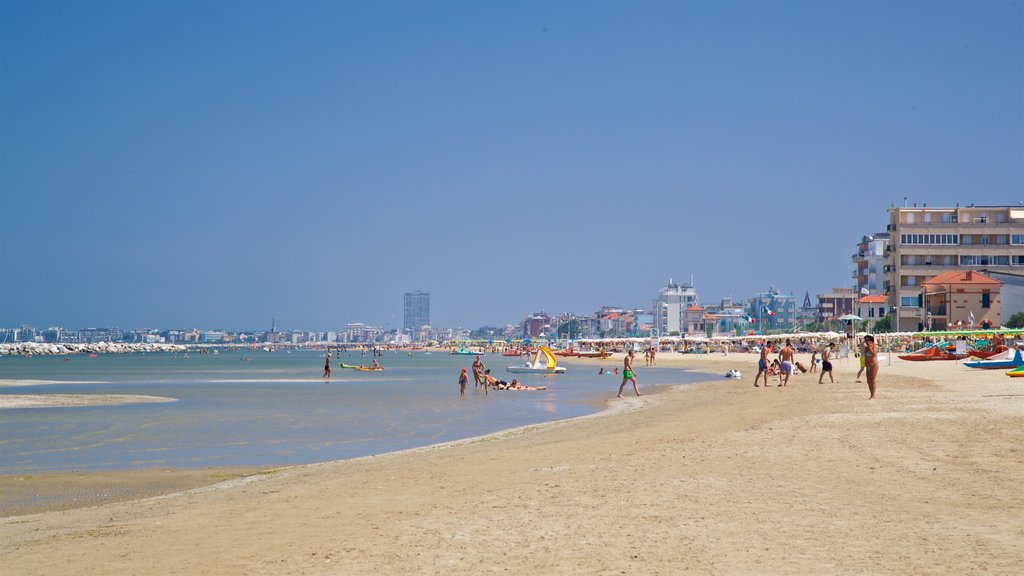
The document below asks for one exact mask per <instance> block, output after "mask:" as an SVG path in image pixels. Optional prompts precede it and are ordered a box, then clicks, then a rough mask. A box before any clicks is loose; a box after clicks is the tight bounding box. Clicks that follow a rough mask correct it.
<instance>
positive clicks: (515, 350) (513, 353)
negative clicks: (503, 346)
mask: <svg viewBox="0 0 1024 576" xmlns="http://www.w3.org/2000/svg"><path fill="white" fill-rule="evenodd" d="M501 355H502V356H522V355H523V353H522V352H521V351H520V350H519V348H513V349H512V350H507V351H505V352H502V353H501Z"/></svg>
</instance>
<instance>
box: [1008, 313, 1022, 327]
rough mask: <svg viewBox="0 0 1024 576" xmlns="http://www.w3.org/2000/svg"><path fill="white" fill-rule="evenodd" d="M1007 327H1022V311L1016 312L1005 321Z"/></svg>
mask: <svg viewBox="0 0 1024 576" xmlns="http://www.w3.org/2000/svg"><path fill="white" fill-rule="evenodd" d="M1006 327H1007V328H1024V312H1017V313H1016V314H1014V315H1013V316H1010V319H1009V320H1007V321H1006Z"/></svg>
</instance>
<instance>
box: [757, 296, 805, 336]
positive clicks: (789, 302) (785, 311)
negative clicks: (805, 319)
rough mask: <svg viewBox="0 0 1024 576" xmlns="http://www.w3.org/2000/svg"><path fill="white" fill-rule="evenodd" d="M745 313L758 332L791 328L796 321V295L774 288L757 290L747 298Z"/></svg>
mask: <svg viewBox="0 0 1024 576" xmlns="http://www.w3.org/2000/svg"><path fill="white" fill-rule="evenodd" d="M747 314H748V315H749V316H750V317H751V318H752V319H754V320H756V322H753V323H752V324H753V326H754V328H755V329H756V330H757V331H759V332H762V333H764V332H767V331H769V330H791V329H792V328H793V327H794V326H795V322H796V296H794V295H793V294H782V293H780V292H778V291H776V290H768V291H767V292H758V293H757V294H756V295H754V297H753V298H748V299H747Z"/></svg>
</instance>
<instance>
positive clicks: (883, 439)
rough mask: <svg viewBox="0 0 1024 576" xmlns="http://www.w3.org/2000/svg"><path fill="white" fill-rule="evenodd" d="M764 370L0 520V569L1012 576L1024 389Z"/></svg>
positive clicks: (908, 367)
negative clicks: (428, 440) (557, 418)
mask: <svg viewBox="0 0 1024 576" xmlns="http://www.w3.org/2000/svg"><path fill="white" fill-rule="evenodd" d="M756 359H757V357H756V356H755V355H752V354H731V355H729V356H721V355H714V356H712V355H708V356H700V355H678V354H661V355H659V357H658V364H659V366H661V367H671V366H675V367H686V368H688V369H694V370H700V371H706V372H712V373H722V374H724V373H725V371H726V370H728V369H732V368H738V369H740V370H742V372H743V378H742V379H741V380H727V379H724V378H723V379H722V380H720V381H715V382H710V383H706V384H700V385H694V386H686V387H679V388H674V389H672V390H671V391H668V392H665V393H661V394H653V395H645V396H643V397H641V398H639V399H637V398H633V397H632V396H630V397H629V398H627V399H624V400H621V401H615V400H612V401H611V404H613V405H616V406H618V407H619V408H623V407H625V408H629V409H618V410H611V411H607V412H604V413H602V414H600V415H597V416H592V417H585V418H580V419H576V420H570V421H564V422H556V423H552V424H545V425H538V426H531V427H528V428H523V429H518V430H513V431H507V432H503V433H499V434H495V435H490V436H487V437H483V438H478V439H473V440H468V441H462V442H456V443H452V444H448V445H443V446H439V447H431V448H425V449H418V450H412V451H408V452H402V453H395V454H387V455H383V456H376V457H369V458H362V459H357V460H350V461H342V462H330V463H323V464H316V465H309V466H300V467H294V468H286V469H280V470H272V471H264V473H261V474H254V475H250V476H246V477H244V478H233V479H231V480H229V481H227V482H223V483H220V484H217V485H214V486H212V487H203V488H198V489H195V490H191V491H185V492H177V493H174V494H165V495H160V496H154V497H150V498H147V499H141V500H129V501H122V502H115V503H111V504H105V505H102V506H94V507H89V508H79V509H73V510H64V511H50V512H44V513H39V514H33V515H23V516H10V517H6V518H2V519H0V566H3V573H4V574H5V575H6V574H12V575H13V574H57V573H75V574H203V573H209V574H494V573H519V574H613V573H614V574H679V573H693V574H964V573H987V574H1019V573H1021V572H1022V571H1024V490H1022V489H1021V478H1022V477H1024V445H1022V444H1021V430H1024V379H1011V378H1007V377H1006V376H1004V374H1003V372H1002V371H988V372H982V371H977V370H970V369H968V368H965V367H963V366H961V365H959V364H954V363H950V362H931V363H910V362H901V361H895V362H894V363H893V364H892V365H891V366H890V365H887V363H886V361H883V362H882V368H881V372H880V376H879V399H878V400H875V401H868V400H867V386H866V385H865V384H858V383H854V374H855V373H856V369H857V364H856V362H855V361H838V362H837V363H836V372H837V377H838V380H839V383H837V384H835V385H830V384H824V385H819V384H817V375H816V374H804V375H798V376H796V377H794V378H792V379H791V385H790V386H789V387H787V388H779V387H771V388H754V387H753V375H754V373H755V372H756V367H755V365H756ZM798 359H799V360H800V361H801V362H805V363H806V362H807V361H808V360H809V358H808V357H806V356H799V357H798ZM602 364H603V365H605V366H609V367H610V366H613V365H621V360H614V359H613V360H608V361H605V362H603V363H602ZM636 364H637V365H638V366H639V378H640V385H641V390H643V375H644V370H645V368H644V367H643V366H642V365H643V359H642V358H638V359H637V360H636ZM565 365H566V366H567V367H569V369H570V370H572V369H574V368H576V369H581V370H587V369H591V368H590V367H589V366H585V365H583V364H581V363H579V362H572V361H566V362H565ZM826 382H827V379H826ZM609 384H610V385H612V386H613V389H611V390H609V392H610V394H611V395H614V393H615V391H616V389H617V381H616V382H615V384H612V382H611V381H610V380H609ZM69 476H70V475H69ZM124 477H125V476H123V474H122V473H112V474H109V475H103V474H98V475H94V476H93V477H92V479H91V481H92V482H95V483H96V485H103V484H104V483H105V479H106V480H109V481H110V482H114V481H116V480H117V479H119V478H124ZM60 478H61V477H60V475H58V476H56V477H55V478H50V479H49V480H48V481H49V482H50V483H51V484H50V486H51V489H60ZM193 482H196V484H195V485H199V483H200V480H199V479H195V480H193ZM41 483H42V481H38V482H35V481H34V480H33V479H32V478H27V479H24V481H23V483H22V484H20V485H18V486H15V487H12V481H11V479H10V478H8V479H6V480H5V482H4V483H3V484H2V490H3V493H4V494H5V496H4V497H5V498H10V497H12V495H14V494H18V495H24V494H25V493H30V492H31V491H32V490H33V486H34V485H35V484H41ZM68 485H73V482H72V481H71V479H70V478H68ZM54 486H56V488H54ZM143 492H144V491H140V492H139V493H140V494H141V493H143ZM159 492H161V490H156V489H154V491H153V492H152V493H159Z"/></svg>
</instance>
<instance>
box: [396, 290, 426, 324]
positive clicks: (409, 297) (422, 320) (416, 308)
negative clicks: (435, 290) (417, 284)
mask: <svg viewBox="0 0 1024 576" xmlns="http://www.w3.org/2000/svg"><path fill="white" fill-rule="evenodd" d="M429 325H430V292H420V291H419V290H416V291H413V292H406V293H405V322H404V323H403V324H402V327H403V328H404V329H405V331H406V332H409V333H410V334H411V333H413V332H415V331H416V330H419V329H420V328H422V327H424V326H429Z"/></svg>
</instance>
